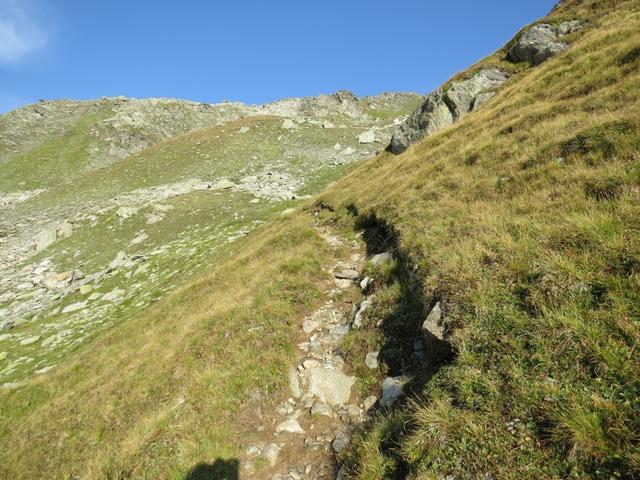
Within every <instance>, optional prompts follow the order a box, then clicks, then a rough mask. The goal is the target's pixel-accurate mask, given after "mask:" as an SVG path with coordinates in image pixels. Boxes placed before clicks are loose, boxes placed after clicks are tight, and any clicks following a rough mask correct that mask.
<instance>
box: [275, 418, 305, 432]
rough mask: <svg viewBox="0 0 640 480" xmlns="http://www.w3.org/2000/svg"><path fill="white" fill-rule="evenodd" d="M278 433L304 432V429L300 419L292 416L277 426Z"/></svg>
mask: <svg viewBox="0 0 640 480" xmlns="http://www.w3.org/2000/svg"><path fill="white" fill-rule="evenodd" d="M276 433H304V429H303V428H302V427H301V426H300V422H298V420H296V419H295V418H290V419H289V420H285V421H284V422H282V423H279V424H278V425H277V426H276Z"/></svg>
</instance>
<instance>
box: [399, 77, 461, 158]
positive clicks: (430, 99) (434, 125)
mask: <svg viewBox="0 0 640 480" xmlns="http://www.w3.org/2000/svg"><path fill="white" fill-rule="evenodd" d="M452 124H453V115H452V114H451V111H450V110H449V107H447V104H446V103H445V101H444V94H443V92H442V90H441V89H440V90H436V91H435V92H433V93H431V94H430V95H428V96H427V98H426V99H425V101H424V102H423V103H422V105H420V107H418V109H417V110H416V111H415V112H413V113H412V114H411V115H410V116H409V118H408V119H407V120H406V121H405V122H404V123H403V124H402V125H400V127H398V130H396V132H395V133H394V134H393V137H391V143H390V145H389V149H390V150H391V151H392V152H393V153H395V154H396V155H398V154H400V153H402V152H404V151H405V150H406V149H407V148H409V145H411V144H412V143H415V142H417V141H418V140H420V139H421V138H422V137H424V136H425V135H429V134H431V133H434V132H437V131H438V130H441V129H442V128H444V127H447V126H449V125H452Z"/></svg>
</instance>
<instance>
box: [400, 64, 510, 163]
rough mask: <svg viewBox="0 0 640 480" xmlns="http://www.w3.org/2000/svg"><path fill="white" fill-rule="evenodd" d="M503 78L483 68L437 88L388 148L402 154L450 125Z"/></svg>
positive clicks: (406, 122) (499, 71)
mask: <svg viewBox="0 0 640 480" xmlns="http://www.w3.org/2000/svg"><path fill="white" fill-rule="evenodd" d="M507 78H508V77H507V75H506V73H504V72H503V71H501V70H499V69H497V68H485V69H482V70H480V71H479V72H477V73H476V74H475V75H473V76H472V77H471V78H469V79H467V80H462V81H458V82H453V83H452V84H451V86H450V88H449V90H448V91H447V92H443V91H442V89H440V90H436V91H435V92H433V93H431V94H430V95H428V96H427V98H426V100H425V101H424V103H423V104H422V105H420V107H419V108H418V110H416V111H415V112H413V113H412V114H411V115H410V116H409V118H408V119H407V120H406V121H405V122H404V123H403V124H402V125H400V127H398V130H396V132H395V133H394V135H393V137H392V138H391V144H390V145H389V149H390V150H391V151H392V152H393V153H395V154H399V153H402V152H404V151H405V150H406V149H407V148H408V147H409V145H410V144H412V143H414V142H417V141H418V140H420V139H421V138H423V137H425V136H427V135H431V134H432V133H436V132H438V131H439V130H441V129H442V128H444V127H447V126H449V125H452V124H453V123H454V122H456V121H458V120H459V119H460V118H462V117H463V116H464V115H466V114H467V113H469V112H470V111H472V110H473V109H474V107H475V103H476V99H477V98H478V97H479V96H480V95H482V94H484V93H486V92H490V91H492V90H494V89H496V88H498V87H499V86H501V85H502V84H503V83H504V82H506V81H507ZM483 100H485V99H483ZM485 101H486V100H485Z"/></svg>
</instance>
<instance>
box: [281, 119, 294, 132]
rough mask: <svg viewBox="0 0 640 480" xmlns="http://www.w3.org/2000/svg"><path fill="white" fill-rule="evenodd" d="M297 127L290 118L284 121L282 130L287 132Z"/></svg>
mask: <svg viewBox="0 0 640 480" xmlns="http://www.w3.org/2000/svg"><path fill="white" fill-rule="evenodd" d="M296 127H297V125H296V122H294V121H293V120H291V119H290V118H285V119H284V120H283V121H282V128H284V129H285V130H293V129H294V128H296Z"/></svg>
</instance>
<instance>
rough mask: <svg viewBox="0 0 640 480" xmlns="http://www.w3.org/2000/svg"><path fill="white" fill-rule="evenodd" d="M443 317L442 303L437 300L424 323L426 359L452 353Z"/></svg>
mask: <svg viewBox="0 0 640 480" xmlns="http://www.w3.org/2000/svg"><path fill="white" fill-rule="evenodd" d="M443 317H444V315H443V311H442V305H441V304H440V302H437V303H436V304H435V305H434V306H433V308H432V309H431V311H430V312H429V315H427V318H426V320H425V321H424V322H423V324H422V339H423V342H424V345H425V351H424V352H423V353H424V356H425V360H426V361H429V360H437V359H439V358H441V357H447V356H449V355H450V354H451V344H450V343H449V339H448V337H449V335H448V332H447V329H446V327H445V325H444V322H443Z"/></svg>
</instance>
